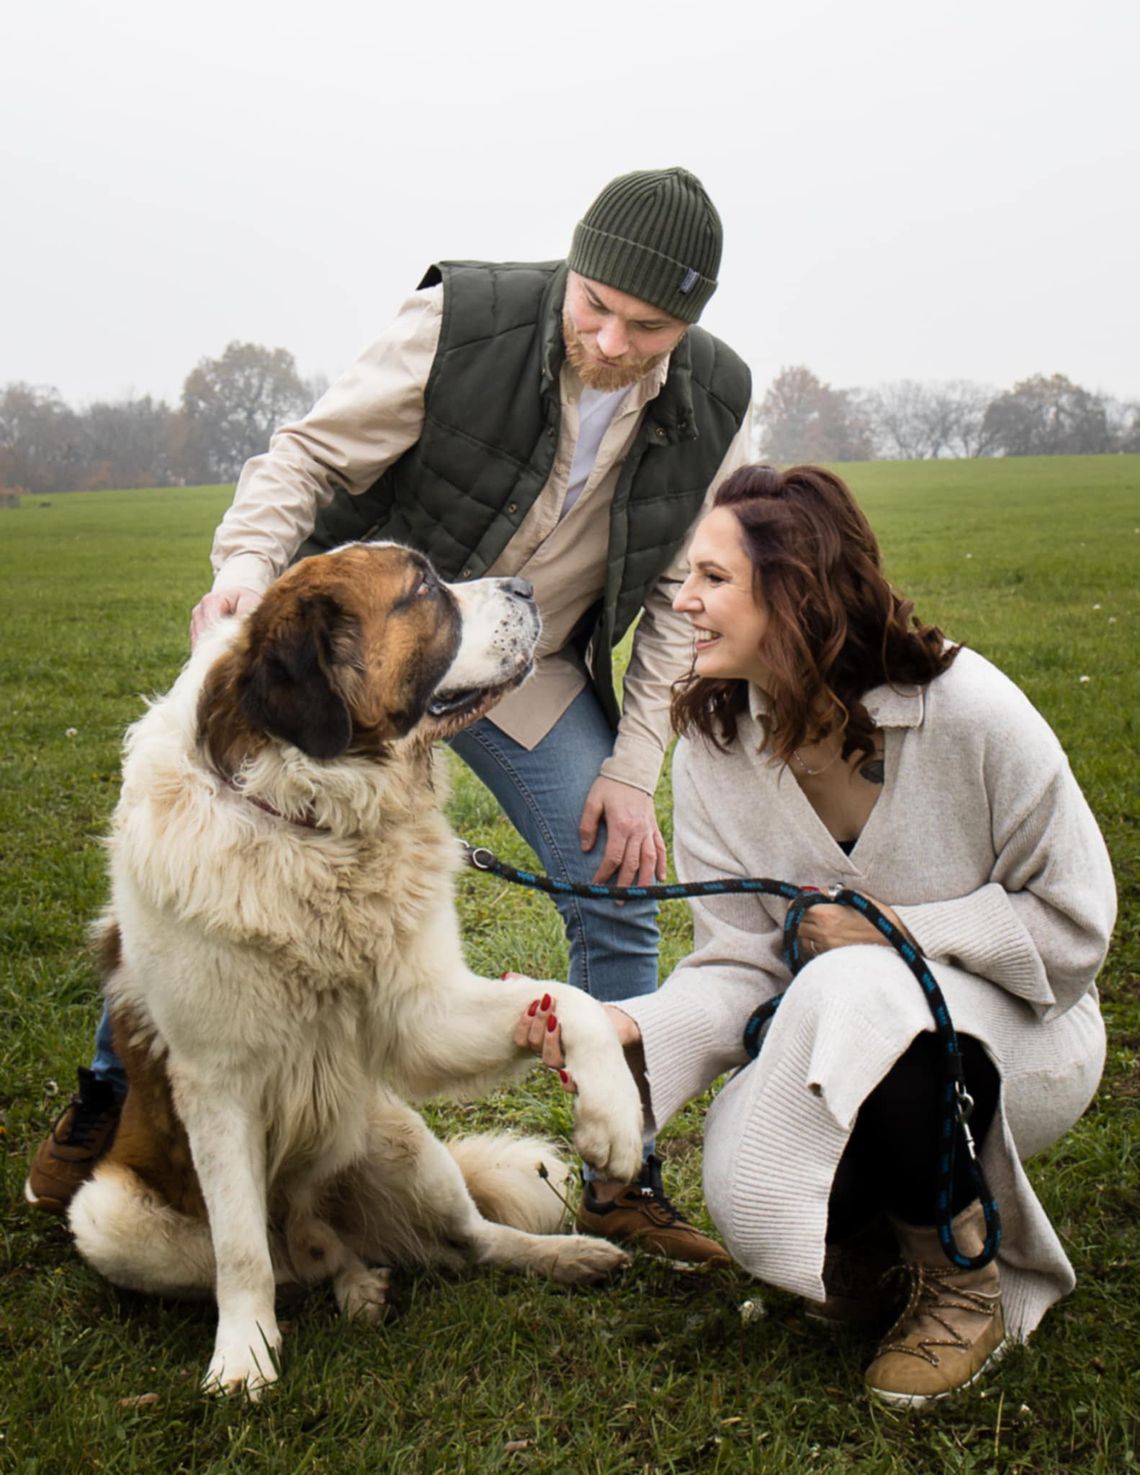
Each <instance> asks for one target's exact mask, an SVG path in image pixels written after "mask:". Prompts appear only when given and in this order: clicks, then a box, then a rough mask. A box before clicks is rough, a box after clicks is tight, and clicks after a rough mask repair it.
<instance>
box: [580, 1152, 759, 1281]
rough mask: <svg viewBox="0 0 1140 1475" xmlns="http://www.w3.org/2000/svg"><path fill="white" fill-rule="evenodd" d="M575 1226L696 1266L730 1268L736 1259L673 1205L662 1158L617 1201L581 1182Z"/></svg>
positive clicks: (650, 1164) (653, 1159) (651, 1161)
mask: <svg viewBox="0 0 1140 1475" xmlns="http://www.w3.org/2000/svg"><path fill="white" fill-rule="evenodd" d="M576 1228H577V1229H579V1230H580V1231H581V1232H582V1233H583V1234H597V1235H600V1236H601V1237H602V1238H603V1239H609V1240H613V1241H614V1242H615V1243H617V1244H622V1245H628V1246H629V1247H630V1249H634V1250H645V1251H646V1252H647V1253H648V1254H650V1255H663V1256H664V1257H665V1258H666V1259H668V1260H685V1261H687V1262H688V1263H689V1264H694V1265H731V1264H732V1257H731V1256H730V1255H729V1253H728V1251H727V1250H726V1249H725V1248H724V1246H723V1245H720V1244H717V1242H716V1240H715V1239H710V1238H709V1236H708V1235H707V1234H702V1233H701V1231H700V1230H699V1229H696V1228H694V1226H693V1225H692V1224H690V1223H689V1222H688V1220H687V1219H685V1217H684V1216H683V1215H682V1214H681V1212H680V1210H679V1209H676V1208H674V1207H673V1205H672V1204H671V1203H670V1202H669V1200H668V1198H666V1196H665V1190H664V1188H663V1187H662V1185H661V1159H660V1158H659V1157H656V1156H653V1155H651V1156H650V1157H647V1158H646V1160H645V1166H644V1167H643V1168H642V1170H641V1176H640V1177H639V1178H638V1180H637V1182H636V1183H630V1184H627V1186H626V1187H625V1188H623V1189H622V1191H621V1192H620V1193H619V1194H618V1195H617V1197H616V1198H613V1199H610V1200H609V1201H608V1202H603V1201H602V1200H601V1199H596V1198H595V1197H594V1195H593V1193H592V1192H591V1190H590V1184H589V1182H586V1183H585V1184H583V1188H582V1202H581V1203H580V1204H579V1205H578V1216H577V1223H576Z"/></svg>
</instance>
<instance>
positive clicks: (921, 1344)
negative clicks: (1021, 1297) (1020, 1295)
mask: <svg viewBox="0 0 1140 1475" xmlns="http://www.w3.org/2000/svg"><path fill="white" fill-rule="evenodd" d="M961 1274H962V1272H961V1271H960V1270H959V1269H957V1267H956V1266H953V1265H945V1266H943V1265H921V1264H918V1263H916V1262H909V1263H906V1264H902V1265H897V1266H895V1268H894V1269H893V1270H889V1271H888V1272H887V1274H886V1275H885V1276H884V1277H883V1279H884V1282H886V1281H888V1280H890V1279H891V1278H892V1277H897V1276H905V1277H907V1278H908V1279H909V1282H910V1286H909V1293H908V1295H907V1300H906V1305H905V1306H904V1307H903V1309H902V1311H901V1313H900V1314H899V1318H898V1320H897V1321H896V1322H895V1324H894V1326H893V1327H891V1329H890V1331H889V1332H888V1333H887V1335H886V1337H885V1338H884V1339H883V1342H882V1345H881V1346H880V1348H879V1355H880V1356H881V1355H882V1354H883V1353H885V1352H905V1353H906V1354H907V1355H908V1356H909V1357H917V1358H920V1359H921V1360H922V1361H923V1362H929V1363H930V1364H931V1365H932V1366H934V1365H937V1363H938V1358H937V1357H936V1356H935V1354H934V1352H933V1351H932V1350H931V1349H932V1348H935V1347H954V1348H957V1349H958V1350H959V1351H966V1350H968V1349H969V1347H970V1343H969V1342H968V1341H967V1340H966V1338H965V1337H963V1336H962V1333H961V1332H960V1331H958V1329H957V1328H956V1327H955V1326H953V1325H952V1324H951V1323H950V1322H949V1321H947V1320H946V1318H945V1316H944V1315H942V1313H943V1312H947V1311H969V1312H973V1313H974V1314H975V1315H981V1316H989V1317H992V1316H993V1314H994V1311H995V1310H996V1308H997V1305H998V1300H999V1297H998V1296H997V1295H996V1294H995V1293H993V1292H988V1291H974V1290H971V1289H970V1288H969V1287H968V1286H961V1285H956V1284H955V1283H954V1281H955V1277H957V1276H960V1275H961ZM919 1316H926V1317H929V1318H930V1320H931V1321H933V1322H936V1323H937V1324H938V1326H940V1327H941V1328H942V1331H943V1332H944V1334H945V1335H944V1336H939V1335H937V1333H932V1334H930V1335H928V1336H923V1337H920V1338H918V1340H917V1341H915V1342H906V1341H903V1340H902V1338H903V1337H905V1336H906V1335H907V1331H906V1328H907V1324H908V1323H909V1322H910V1321H911V1320H912V1318H915V1317H919Z"/></svg>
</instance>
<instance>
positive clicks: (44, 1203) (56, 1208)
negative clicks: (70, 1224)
mask: <svg viewBox="0 0 1140 1475" xmlns="http://www.w3.org/2000/svg"><path fill="white" fill-rule="evenodd" d="M24 1202H25V1203H27V1204H30V1205H31V1207H32V1208H33V1209H39V1211H40V1213H41V1214H66V1213H67V1205H66V1204H65V1203H62V1202H61V1201H60V1200H59V1199H57V1198H46V1197H41V1195H39V1194H37V1193H36V1191H35V1189H34V1188H33V1187H32V1180H31V1179H30V1178H25V1179H24Z"/></svg>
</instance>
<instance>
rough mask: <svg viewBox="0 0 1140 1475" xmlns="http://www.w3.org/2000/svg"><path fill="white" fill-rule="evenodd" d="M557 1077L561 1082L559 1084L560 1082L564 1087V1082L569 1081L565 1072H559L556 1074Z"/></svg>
mask: <svg viewBox="0 0 1140 1475" xmlns="http://www.w3.org/2000/svg"><path fill="white" fill-rule="evenodd" d="M558 1076H559V1079H560V1080H561V1082H562V1084H563V1085H565V1084H566V1082H567V1081H568V1080H569V1079H570V1077H569V1076H568V1075H567V1074H566V1072H565V1071H564V1070H560V1071H559V1072H558Z"/></svg>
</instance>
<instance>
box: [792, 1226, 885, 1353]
mask: <svg viewBox="0 0 1140 1475" xmlns="http://www.w3.org/2000/svg"><path fill="white" fill-rule="evenodd" d="M898 1263H899V1246H898V1241H897V1240H896V1239H895V1236H894V1234H893V1232H892V1230H891V1226H890V1224H889V1223H888V1222H887V1219H886V1216H885V1215H882V1216H880V1217H879V1218H877V1219H874V1220H872V1222H871V1223H870V1224H868V1225H866V1227H865V1228H863V1229H860V1230H859V1231H858V1232H857V1233H855V1234H853V1235H851V1236H849V1238H847V1239H843V1240H838V1241H836V1243H835V1244H829V1245H828V1246H827V1252H826V1255H825V1256H824V1261H823V1287H824V1290H825V1291H826V1292H827V1296H826V1299H825V1300H823V1301H805V1302H804V1313H805V1315H806V1316H808V1317H809V1318H810V1319H811V1320H812V1321H818V1322H820V1323H822V1324H823V1325H825V1326H827V1327H829V1328H834V1329H835V1330H836V1331H852V1332H865V1333H867V1334H868V1335H871V1336H874V1335H876V1334H881V1333H883V1332H884V1331H886V1329H887V1327H889V1326H890V1325H891V1323H892V1322H893V1321H894V1320H895V1318H896V1317H897V1316H898V1314H899V1311H900V1310H901V1309H902V1301H903V1295H902V1287H901V1285H900V1284H899V1280H898V1278H897V1277H896V1276H892V1275H889V1274H888V1272H889V1271H890V1270H892V1269H893V1268H894V1267H895V1266H896V1265H898Z"/></svg>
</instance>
